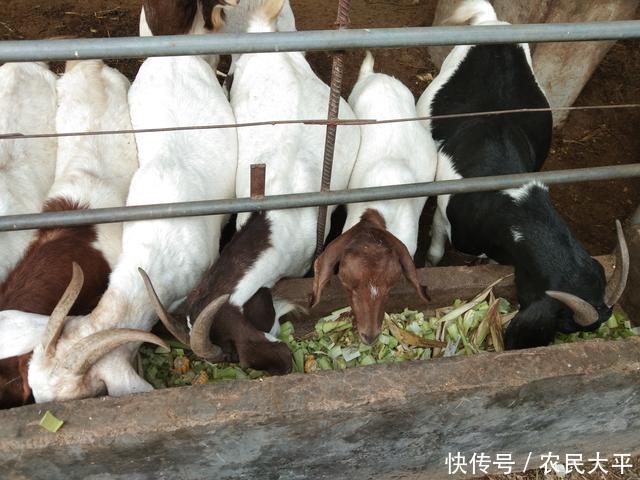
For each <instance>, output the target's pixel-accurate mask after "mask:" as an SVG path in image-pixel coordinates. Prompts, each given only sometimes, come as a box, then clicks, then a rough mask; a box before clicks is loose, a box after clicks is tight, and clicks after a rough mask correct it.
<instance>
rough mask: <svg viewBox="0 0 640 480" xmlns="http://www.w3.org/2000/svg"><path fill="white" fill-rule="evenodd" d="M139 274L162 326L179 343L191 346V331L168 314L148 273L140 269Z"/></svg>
mask: <svg viewBox="0 0 640 480" xmlns="http://www.w3.org/2000/svg"><path fill="white" fill-rule="evenodd" d="M138 273H140V276H141V277H142V281H143V282H144V286H145V287H146V289H147V295H149V300H150V301H151V305H153V308H154V309H155V310H156V314H157V315H158V318H159V319H160V321H161V322H162V324H163V325H164V326H165V328H166V329H167V330H169V333H171V335H173V336H174V337H175V338H176V339H177V340H178V341H179V342H181V343H184V344H185V345H189V330H187V326H186V324H184V323H180V322H178V321H177V320H176V319H175V318H173V317H172V316H171V315H170V314H169V312H167V309H166V308H164V305H163V304H162V302H161V301H160V299H159V298H158V294H157V293H156V290H155V288H153V284H152V283H151V279H150V278H149V275H147V272H145V271H144V270H143V269H142V268H138Z"/></svg>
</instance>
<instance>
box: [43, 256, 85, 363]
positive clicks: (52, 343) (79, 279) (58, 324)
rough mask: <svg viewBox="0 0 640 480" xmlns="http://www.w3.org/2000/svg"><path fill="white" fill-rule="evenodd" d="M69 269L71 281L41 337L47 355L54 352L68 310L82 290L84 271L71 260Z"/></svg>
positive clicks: (51, 355)
mask: <svg viewBox="0 0 640 480" xmlns="http://www.w3.org/2000/svg"><path fill="white" fill-rule="evenodd" d="M71 269H72V270H71V281H70V282H69V285H68V286H67V289H66V290H65V291H64V293H63V294H62V297H61V298H60V300H59V301H58V304H57V305H56V308H54V309H53V312H51V316H50V317H49V322H47V327H46V330H45V332H44V336H43V337H42V339H43V341H42V346H43V347H44V351H45V354H46V355H47V356H48V357H53V355H54V354H55V352H56V344H57V343H58V339H59V338H60V335H61V334H62V329H63V328H64V323H65V320H66V319H67V315H68V314H69V310H71V308H72V307H73V304H74V303H75V302H76V300H77V298H78V295H80V291H81V290H82V285H83V284H84V273H83V272H82V268H80V265H78V264H77V263H76V262H72V264H71Z"/></svg>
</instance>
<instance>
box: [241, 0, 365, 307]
mask: <svg viewBox="0 0 640 480" xmlns="http://www.w3.org/2000/svg"><path fill="white" fill-rule="evenodd" d="M254 3H255V4H259V7H256V8H255V10H254V11H253V12H252V17H251V20H250V21H249V28H248V31H249V32H268V31H271V32H272V31H275V23H274V19H275V18H276V17H277V15H278V14H279V12H280V11H281V9H282V7H283V5H284V3H285V1H284V0H261V1H255V2H254ZM328 100H329V87H328V86H327V85H326V84H325V83H324V82H322V81H321V80H320V79H319V78H318V77H317V76H316V74H315V73H314V72H313V70H312V69H311V67H310V66H309V64H308V63H307V61H306V60H305V58H304V55H303V54H302V53H299V52H288V53H261V54H245V55H242V56H241V57H240V59H239V60H238V62H237V64H236V72H235V78H234V81H233V86H232V89H231V105H232V107H233V110H234V112H235V114H236V118H237V119H238V122H249V121H263V120H291V119H314V118H323V117H324V116H326V112H327V104H328ZM340 118H341V119H354V118H355V115H354V113H353V111H352V110H351V108H350V107H349V105H348V104H347V102H345V101H344V100H343V99H340ZM325 130H326V128H325V127H324V126H308V125H279V126H267V127H251V128H243V129H240V130H239V131H238V140H239V145H240V147H239V156H238V176H237V180H236V195H237V196H238V197H247V196H249V193H250V175H249V170H250V168H249V167H250V165H251V164H252V163H265V164H266V166H267V168H266V172H267V178H266V192H267V194H268V195H277V194H284V193H302V192H314V191H318V190H319V187H320V179H321V177H322V163H323V146H324V141H325ZM359 146H360V128H359V127H358V126H340V127H338V131H337V135H336V145H335V155H334V162H333V175H332V181H331V189H332V190H339V189H344V188H346V187H347V185H348V182H349V177H350V176H351V171H352V169H353V165H354V163H355V159H356V156H357V153H358V148H359ZM331 211H333V208H330V212H329V213H331ZM317 213H318V208H316V207H311V208H300V209H295V210H282V211H273V212H267V214H266V217H267V219H268V220H269V223H270V224H271V242H272V245H271V246H270V247H269V248H268V249H267V250H266V251H265V253H263V254H262V255H261V257H260V258H259V260H258V261H257V262H256V263H255V264H254V265H253V267H252V269H251V271H250V273H249V272H248V273H247V276H246V277H245V279H243V281H242V282H241V283H240V284H239V285H238V288H237V289H236V290H235V292H234V293H233V294H232V295H231V299H230V301H231V303H233V304H236V305H242V304H243V303H244V302H245V301H246V300H248V298H249V297H250V296H251V295H252V294H253V293H254V292H255V291H256V290H257V288H259V287H261V286H267V287H271V286H273V285H274V284H275V282H276V281H277V280H278V279H280V278H282V277H285V276H302V275H304V274H305V273H306V271H307V270H308V269H309V267H310V261H311V258H312V256H313V252H314V248H315V241H316V237H315V233H316V222H317ZM249 216H250V214H248V213H243V214H240V215H238V222H237V225H238V228H240V227H241V226H242V225H243V224H244V223H245V222H246V221H247V220H248V218H249ZM328 224H329V215H328V216H327V226H328ZM328 230H329V229H328V228H327V229H326V232H327V233H328Z"/></svg>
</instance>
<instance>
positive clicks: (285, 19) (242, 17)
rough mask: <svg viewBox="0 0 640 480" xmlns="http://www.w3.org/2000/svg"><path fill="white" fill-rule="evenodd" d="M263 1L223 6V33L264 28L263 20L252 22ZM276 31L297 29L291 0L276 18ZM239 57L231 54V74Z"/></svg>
mask: <svg viewBox="0 0 640 480" xmlns="http://www.w3.org/2000/svg"><path fill="white" fill-rule="evenodd" d="M261 3H264V0H241V1H240V3H238V5H235V6H230V5H229V6H225V7H223V8H224V11H225V22H224V26H223V27H222V29H221V30H220V31H221V32H222V33H243V32H251V31H254V29H257V30H258V31H259V30H260V29H261V28H262V27H261V22H257V24H256V25H255V26H254V25H253V24H251V21H252V13H253V12H255V11H256V8H257V7H258V6H259V5H260V4H261ZM275 31H277V32H295V31H296V19H295V17H294V15H293V10H292V9H291V5H290V4H289V0H285V2H284V5H283V7H282V10H280V14H279V15H278V17H277V18H276V25H275ZM238 58H240V54H237V53H234V54H232V55H231V66H230V67H229V74H232V73H234V72H235V65H236V62H237V61H238Z"/></svg>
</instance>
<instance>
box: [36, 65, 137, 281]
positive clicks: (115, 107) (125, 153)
mask: <svg viewBox="0 0 640 480" xmlns="http://www.w3.org/2000/svg"><path fill="white" fill-rule="evenodd" d="M128 91H129V80H127V78H126V77H125V76H124V75H122V74H121V73H120V72H118V71H117V70H115V69H113V68H111V67H108V66H107V65H105V64H104V63H103V62H102V61H101V60H84V61H80V62H77V63H75V62H74V63H73V64H70V65H68V67H67V72H65V74H64V75H63V76H62V78H61V79H60V80H59V81H58V111H57V114H56V130H57V132H59V133H67V132H89V131H100V130H130V129H131V118H130V117H129V104H128V101H127V93H128ZM137 168H138V153H137V150H136V143H135V138H134V137H133V135H132V134H123V135H96V136H93V135H91V136H80V137H61V138H60V139H59V140H58V160H57V163H56V178H55V181H54V183H53V186H52V187H51V190H50V192H49V195H48V198H49V199H55V198H66V199H68V200H72V201H75V202H78V204H79V205H80V206H86V207H87V208H109V207H121V206H123V205H124V203H125V200H126V198H127V193H128V191H129V184H130V183H131V176H132V175H133V173H134V172H135V171H136V170H137ZM97 233H98V238H97V240H96V242H95V245H94V246H95V248H96V249H97V250H99V251H101V252H102V253H103V255H104V256H105V259H106V260H107V262H108V263H109V266H110V267H111V268H113V266H114V265H115V264H116V262H117V260H118V258H119V257H120V253H121V251H122V224H121V223H110V224H104V225H98V226H97Z"/></svg>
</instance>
